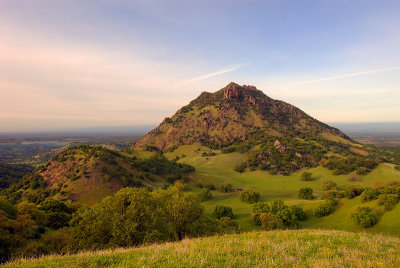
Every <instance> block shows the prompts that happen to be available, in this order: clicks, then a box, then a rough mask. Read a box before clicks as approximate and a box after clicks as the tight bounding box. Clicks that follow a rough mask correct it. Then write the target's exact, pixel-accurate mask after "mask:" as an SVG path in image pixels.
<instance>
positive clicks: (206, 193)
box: [197, 188, 212, 202]
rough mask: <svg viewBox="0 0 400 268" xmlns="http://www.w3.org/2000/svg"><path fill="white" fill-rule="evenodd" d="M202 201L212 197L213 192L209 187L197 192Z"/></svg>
mask: <svg viewBox="0 0 400 268" xmlns="http://www.w3.org/2000/svg"><path fill="white" fill-rule="evenodd" d="M197 196H198V197H199V200H200V202H204V201H208V200H210V199H211V198H212V193H211V192H210V190H209V189H207V188H206V189H202V190H201V191H200V192H198V193H197Z"/></svg>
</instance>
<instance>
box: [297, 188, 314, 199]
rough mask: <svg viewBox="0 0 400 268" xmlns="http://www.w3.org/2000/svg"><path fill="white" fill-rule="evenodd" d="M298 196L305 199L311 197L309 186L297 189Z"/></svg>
mask: <svg viewBox="0 0 400 268" xmlns="http://www.w3.org/2000/svg"><path fill="white" fill-rule="evenodd" d="M298 197H299V198H302V199H307V200H311V199H313V198H314V196H313V189H311V188H310V187H305V188H301V189H300V190H299V194H298Z"/></svg>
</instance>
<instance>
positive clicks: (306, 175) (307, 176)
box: [301, 171, 312, 181]
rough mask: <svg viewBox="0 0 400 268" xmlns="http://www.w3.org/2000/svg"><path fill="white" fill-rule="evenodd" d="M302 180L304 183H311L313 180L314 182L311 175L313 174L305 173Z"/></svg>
mask: <svg viewBox="0 0 400 268" xmlns="http://www.w3.org/2000/svg"><path fill="white" fill-rule="evenodd" d="M301 180H302V181H311V180H312V173H311V172H307V171H304V172H303V173H302V174H301Z"/></svg>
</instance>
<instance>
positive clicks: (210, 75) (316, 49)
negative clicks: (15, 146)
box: [0, 0, 400, 132]
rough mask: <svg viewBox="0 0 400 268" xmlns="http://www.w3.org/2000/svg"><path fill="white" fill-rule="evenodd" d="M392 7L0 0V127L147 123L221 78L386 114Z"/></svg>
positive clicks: (391, 116)
mask: <svg viewBox="0 0 400 268" xmlns="http://www.w3.org/2000/svg"><path fill="white" fill-rule="evenodd" d="M398 14H400V2H399V1H395V0H391V1H372V0H355V1H344V0H338V1H329V0H322V1H317V0H314V1H288V0H282V1H277V0H270V1H227V0H223V1H222V0H220V1H218V0H217V1H208V0H206V1H152V0H150V1H128V0H116V1H111V0H98V1H93V0H85V1H77V0H69V1H66V0H60V1H53V0H37V1H29V0H0V132H4V131H32V130H53V129H68V128H80V127H97V126H122V125H155V124H158V123H159V122H160V121H161V120H162V119H163V118H164V117H166V116H170V115H172V114H173V113H174V112H175V111H176V110H177V109H179V108H180V107H181V106H183V105H186V104H187V103H188V102H189V101H190V100H192V99H194V98H195V97H197V96H198V95H199V94H200V93H201V92H202V91H216V90H218V89H220V88H222V87H224V86H225V85H226V84H228V83H229V82H231V81H234V82H236V83H238V84H251V85H255V86H256V87H257V88H258V89H260V90H263V91H264V93H265V94H267V95H268V96H270V97H272V98H276V99H281V100H284V101H286V102H289V103H291V104H293V105H295V106H297V107H299V108H301V109H302V110H304V111H305V112H306V113H308V114H309V115H311V116H313V117H315V118H317V119H318V120H320V121H323V122H396V121H397V122H398V121H400V116H399V115H400V105H399V101H400V50H399V47H400V16H399V15H398Z"/></svg>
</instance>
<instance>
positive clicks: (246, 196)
mask: <svg viewBox="0 0 400 268" xmlns="http://www.w3.org/2000/svg"><path fill="white" fill-rule="evenodd" d="M239 197H240V199H241V200H242V201H244V202H247V203H250V204H253V203H255V202H258V200H260V193H257V192H255V191H254V190H252V189H250V188H246V189H244V190H243V191H241V192H240V194H239Z"/></svg>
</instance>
